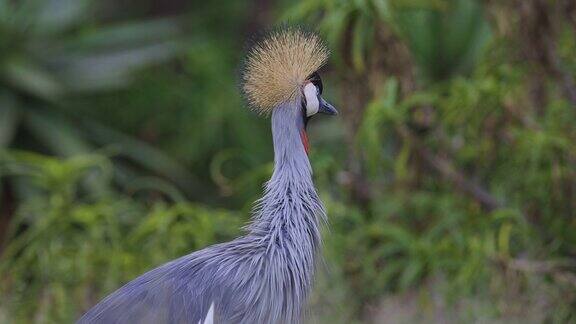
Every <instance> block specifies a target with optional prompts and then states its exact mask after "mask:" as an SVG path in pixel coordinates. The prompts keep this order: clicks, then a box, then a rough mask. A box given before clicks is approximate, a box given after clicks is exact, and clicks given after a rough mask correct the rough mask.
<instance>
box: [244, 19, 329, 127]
mask: <svg viewBox="0 0 576 324" xmlns="http://www.w3.org/2000/svg"><path fill="white" fill-rule="evenodd" d="M328 56H329V51H328V48H327V47H326V45H325V44H324V43H323V42H322V40H321V39H320V37H318V35H317V34H315V33H312V32H307V31H304V30H302V29H300V28H297V27H284V28H281V29H277V30H275V31H272V32H270V33H268V34H267V35H266V36H265V37H264V38H263V39H262V40H261V41H259V42H257V43H256V44H255V45H254V46H253V47H252V49H251V50H250V51H249V53H248V55H247V58H246V62H245V66H244V71H243V75H242V81H243V84H242V90H243V92H244V95H245V97H246V99H247V101H248V104H249V105H250V106H251V108H252V109H253V110H254V111H256V112H257V113H259V114H261V115H268V114H270V113H271V112H272V111H273V110H274V108H276V107H278V106H280V105H281V104H283V103H286V102H290V101H292V102H298V100H299V102H298V105H297V106H298V107H301V110H302V111H301V113H302V114H303V117H304V121H305V122H307V121H308V119H309V118H311V117H312V116H314V115H315V114H317V113H324V114H328V115H336V114H337V111H336V109H335V108H334V107H333V106H332V105H331V104H329V103H328V102H327V101H326V100H324V99H323V98H322V90H323V85H322V79H321V78H320V74H319V73H318V70H319V69H320V68H321V67H322V66H323V65H324V64H325V63H326V61H327V60H328Z"/></svg>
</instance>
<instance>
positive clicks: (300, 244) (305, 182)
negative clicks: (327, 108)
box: [248, 99, 325, 254]
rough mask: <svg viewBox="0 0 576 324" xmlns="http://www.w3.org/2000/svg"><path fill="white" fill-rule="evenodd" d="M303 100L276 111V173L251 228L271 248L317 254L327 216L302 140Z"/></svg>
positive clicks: (259, 203)
mask: <svg viewBox="0 0 576 324" xmlns="http://www.w3.org/2000/svg"><path fill="white" fill-rule="evenodd" d="M299 102H300V99H297V100H295V101H294V102H288V103H285V104H283V105H280V106H278V107H276V108H275V109H274V111H273V112H272V137H273V141H274V173H273V174H272V178H271V179H270V181H268V183H267V184H266V187H265V193H264V196H263V197H262V198H261V199H260V201H259V202H258V208H257V210H256V212H255V213H254V217H253V220H252V224H251V225H250V226H249V227H248V229H249V231H250V234H249V235H250V236H253V237H254V236H255V237H258V238H260V239H261V240H262V241H263V243H264V242H266V243H267V244H268V245H269V246H268V247H269V248H274V247H284V248H287V249H291V248H292V247H296V248H298V249H299V250H300V249H304V250H307V251H306V252H308V253H312V254H315V252H316V250H317V248H318V246H319V243H320V231H319V219H323V218H324V217H325V216H324V208H323V206H322V202H321V201H320V199H319V197H318V194H317V193H316V189H315V188H314V183H313V182H312V167H311V166H310V161H309V160H308V155H307V154H306V151H305V149H304V145H303V144H302V139H301V135H300V132H301V130H302V127H303V123H302V120H301V118H302V117H301V115H300V113H301V112H300V107H299V104H298V103H299ZM287 252H295V251H290V250H288V251H287ZM308 253H307V254H308Z"/></svg>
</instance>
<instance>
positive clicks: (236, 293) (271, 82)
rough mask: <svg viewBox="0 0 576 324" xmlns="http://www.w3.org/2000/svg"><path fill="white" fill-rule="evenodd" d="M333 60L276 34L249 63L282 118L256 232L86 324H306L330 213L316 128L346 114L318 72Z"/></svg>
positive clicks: (116, 302) (251, 90) (254, 82)
mask: <svg viewBox="0 0 576 324" xmlns="http://www.w3.org/2000/svg"><path fill="white" fill-rule="evenodd" d="M327 57H328V51H327V49H325V48H324V47H323V45H322V43H321V42H320V40H319V38H318V37H317V36H316V35H315V34H311V33H304V32H302V31H300V30H298V29H292V28H289V29H286V30H281V31H277V32H274V33H272V34H271V35H270V36H269V37H268V38H266V39H265V40H263V41H262V42H261V43H260V44H259V45H257V46H256V47H255V49H254V50H253V51H252V52H251V53H250V54H249V56H248V62H247V68H246V73H245V75H244V81H245V84H244V87H243V89H244V91H245V93H246V95H247V96H248V99H249V102H251V104H253V105H254V107H253V108H254V109H255V110H257V111H259V112H260V113H261V114H267V113H268V112H271V113H272V136H273V142H274V172H273V174H272V178H271V179H270V181H268V183H267V184H266V186H265V190H264V195H263V197H262V198H261V199H260V200H259V201H258V202H257V205H256V208H255V210H254V213H253V217H252V222H251V223H250V224H249V225H248V226H246V228H245V229H246V232H247V234H245V235H244V236H242V237H239V238H237V239H235V240H233V241H231V242H227V243H222V244H217V245H213V246H210V247H207V248H205V249H203V250H200V251H197V252H194V253H191V254H189V255H186V256H183V257H181V258H179V259H177V260H174V261H171V262H168V263H166V264H164V265H162V266H160V267H158V268H156V269H154V270H151V271H149V272H147V273H145V274H144V275H142V276H140V277H138V278H136V279H135V280H133V281H131V282H129V283H128V284H126V285H125V286H123V287H122V288H120V289H118V290H117V291H116V292H114V293H112V294H111V295H110V296H108V297H106V298H105V299H104V300H102V301H101V302H100V303H99V304H97V305H96V306H94V308H92V309H91V310H89V311H88V312H87V313H86V314H84V316H83V317H82V318H81V319H80V320H79V321H78V323H82V324H84V323H106V324H115V323H192V324H196V323H204V324H207V323H250V324H252V323H299V322H301V319H302V315H303V314H302V313H303V308H304V306H305V303H306V300H307V296H308V294H309V292H310V290H311V287H312V279H313V276H314V267H315V262H316V256H317V254H318V250H319V247H320V244H321V242H320V224H321V222H322V220H325V212H324V207H323V206H322V203H321V201H320V199H319V197H318V194H317V193H316V190H315V188H314V184H313V182H312V167H311V166H310V162H309V160H308V155H307V150H308V140H307V136H306V125H307V122H308V120H309V119H310V118H311V117H312V116H313V115H315V114H316V113H318V112H321V113H325V114H330V115H334V114H336V113H337V112H336V110H335V109H334V107H332V106H331V105H330V104H329V103H327V102H326V101H325V100H324V99H323V98H322V97H321V94H322V88H323V87H322V81H321V79H320V76H319V74H318V73H317V69H318V68H320V66H321V65H322V64H323V62H325V61H326V59H327Z"/></svg>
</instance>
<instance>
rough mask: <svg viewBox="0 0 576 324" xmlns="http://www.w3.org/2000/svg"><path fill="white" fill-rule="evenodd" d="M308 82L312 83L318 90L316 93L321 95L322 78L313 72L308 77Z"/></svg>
mask: <svg viewBox="0 0 576 324" xmlns="http://www.w3.org/2000/svg"><path fill="white" fill-rule="evenodd" d="M308 80H310V82H312V83H313V84H314V85H315V86H316V88H318V93H319V94H322V90H323V88H324V86H323V85H322V78H321V77H320V74H319V73H318V72H314V73H312V74H311V75H310V76H309V77H308Z"/></svg>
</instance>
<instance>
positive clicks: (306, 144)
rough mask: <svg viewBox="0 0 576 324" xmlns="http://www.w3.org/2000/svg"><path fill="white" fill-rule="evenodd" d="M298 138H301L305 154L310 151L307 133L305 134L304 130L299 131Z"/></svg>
mask: <svg viewBox="0 0 576 324" xmlns="http://www.w3.org/2000/svg"><path fill="white" fill-rule="evenodd" d="M300 139H301V140H302V144H303V145H304V150H305V151H306V154H309V153H310V143H309V142H308V135H306V131H305V130H301V131H300Z"/></svg>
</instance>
